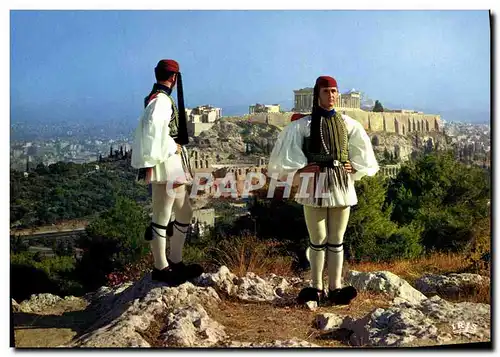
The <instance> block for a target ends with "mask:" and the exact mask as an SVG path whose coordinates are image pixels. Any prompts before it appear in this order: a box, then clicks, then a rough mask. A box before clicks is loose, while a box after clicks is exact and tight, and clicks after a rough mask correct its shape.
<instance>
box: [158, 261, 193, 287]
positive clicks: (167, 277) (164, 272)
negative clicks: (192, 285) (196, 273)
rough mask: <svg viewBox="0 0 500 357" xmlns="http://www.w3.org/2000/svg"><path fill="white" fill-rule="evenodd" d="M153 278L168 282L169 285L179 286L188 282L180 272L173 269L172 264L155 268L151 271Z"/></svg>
mask: <svg viewBox="0 0 500 357" xmlns="http://www.w3.org/2000/svg"><path fill="white" fill-rule="evenodd" d="M151 279H153V280H156V281H160V282H162V283H166V284H168V285H169V286H179V285H181V284H182V283H185V282H186V281H185V280H184V279H183V277H182V276H181V275H180V274H179V273H177V272H176V271H174V270H173V269H172V267H171V266H168V267H166V268H163V269H161V270H160V269H156V268H153V271H152V272H151Z"/></svg>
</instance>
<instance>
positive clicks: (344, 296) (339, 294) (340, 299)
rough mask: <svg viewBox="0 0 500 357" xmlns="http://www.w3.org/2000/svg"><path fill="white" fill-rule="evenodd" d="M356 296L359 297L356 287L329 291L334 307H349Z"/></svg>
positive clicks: (329, 298)
mask: <svg viewBox="0 0 500 357" xmlns="http://www.w3.org/2000/svg"><path fill="white" fill-rule="evenodd" d="M356 296H358V291H357V290H356V288H355V287H354V286H346V287H343V288H340V289H335V290H329V291H328V300H329V301H330V303H332V304H333V305H349V303H350V302H351V301H352V299H354V298H355V297H356Z"/></svg>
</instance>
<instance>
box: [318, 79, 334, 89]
mask: <svg viewBox="0 0 500 357" xmlns="http://www.w3.org/2000/svg"><path fill="white" fill-rule="evenodd" d="M316 86H317V87H318V88H325V87H335V88H337V81H336V80H335V78H332V77H328V76H321V77H318V79H316Z"/></svg>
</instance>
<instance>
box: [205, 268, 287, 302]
mask: <svg viewBox="0 0 500 357" xmlns="http://www.w3.org/2000/svg"><path fill="white" fill-rule="evenodd" d="M196 284H197V285H199V286H211V287H214V288H215V289H216V290H217V291H220V292H221V293H223V294H226V295H228V296H232V297H236V298H238V299H240V300H242V301H268V302H271V301H274V300H276V299H280V298H281V297H283V296H284V294H285V291H286V289H287V288H288V286H289V283H288V282H287V280H286V279H285V278H282V277H278V276H274V277H271V278H270V279H267V280H266V279H263V278H261V277H259V276H257V275H255V274H254V273H247V274H246V276H244V277H242V278H238V277H237V276H236V275H234V274H233V273H231V272H230V271H229V269H228V268H227V267H225V266H222V267H221V268H220V269H219V271H218V272H217V273H212V274H207V273H204V274H202V276H201V277H200V278H199V279H198V280H197V281H196Z"/></svg>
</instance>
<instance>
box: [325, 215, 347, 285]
mask: <svg viewBox="0 0 500 357" xmlns="http://www.w3.org/2000/svg"><path fill="white" fill-rule="evenodd" d="M350 209H351V208H350V207H330V208H328V285H329V289H330V290H335V289H340V288H341V287H342V286H341V279H342V266H343V264H344V250H343V241H344V233H345V231H346V229H347V223H348V222H349V213H350Z"/></svg>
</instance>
